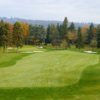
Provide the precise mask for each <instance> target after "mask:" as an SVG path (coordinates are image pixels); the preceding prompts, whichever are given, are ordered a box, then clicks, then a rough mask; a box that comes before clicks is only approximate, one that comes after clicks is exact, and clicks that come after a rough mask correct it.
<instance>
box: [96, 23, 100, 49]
mask: <svg viewBox="0 0 100 100" xmlns="http://www.w3.org/2000/svg"><path fill="white" fill-rule="evenodd" d="M97 48H100V25H98V27H97Z"/></svg>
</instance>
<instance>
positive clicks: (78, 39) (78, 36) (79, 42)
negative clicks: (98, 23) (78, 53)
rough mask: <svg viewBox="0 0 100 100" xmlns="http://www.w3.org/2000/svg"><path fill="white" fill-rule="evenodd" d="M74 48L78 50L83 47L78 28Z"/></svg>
mask: <svg viewBox="0 0 100 100" xmlns="http://www.w3.org/2000/svg"><path fill="white" fill-rule="evenodd" d="M76 47H77V48H79V49H80V48H82V47H83V39H82V34H81V28H78V34H77V42H76Z"/></svg>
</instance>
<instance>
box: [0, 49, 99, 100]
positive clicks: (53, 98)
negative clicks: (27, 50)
mask: <svg viewBox="0 0 100 100" xmlns="http://www.w3.org/2000/svg"><path fill="white" fill-rule="evenodd" d="M13 60H14V59H13ZM97 63H98V56H97V55H94V54H85V53H78V52H73V51H66V50H60V51H55V50H54V51H48V52H43V53H35V54H31V55H30V56H26V57H24V58H22V59H20V60H19V61H18V62H17V63H16V64H15V65H11V66H9V67H4V68H0V87H1V88H0V100H99V98H100V86H99V84H100V67H99V66H100V65H99V64H97Z"/></svg>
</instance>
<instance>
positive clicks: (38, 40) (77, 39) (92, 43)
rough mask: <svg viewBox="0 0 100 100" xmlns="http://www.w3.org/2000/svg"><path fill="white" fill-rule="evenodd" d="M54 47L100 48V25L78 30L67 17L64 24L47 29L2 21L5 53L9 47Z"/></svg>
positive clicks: (1, 39)
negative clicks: (49, 45)
mask: <svg viewBox="0 0 100 100" xmlns="http://www.w3.org/2000/svg"><path fill="white" fill-rule="evenodd" d="M48 44H51V45H52V46H54V47H59V48H69V47H71V46H72V45H74V46H76V48H79V49H80V48H83V47H84V46H88V47H92V48H100V25H97V26H94V24H93V23H91V25H90V26H89V25H84V26H83V27H81V28H80V27H79V28H78V29H77V28H76V27H75V25H74V23H73V22H72V23H71V24H70V25H69V23H68V19H67V17H65V19H64V21H63V23H62V24H57V25H54V24H50V25H48V27H47V28H45V27H43V26H42V25H29V24H27V23H22V22H16V23H14V24H11V23H7V22H4V21H3V20H1V21H0V46H1V47H3V49H4V51H5V50H6V48H7V47H17V48H19V47H22V46H23V45H48Z"/></svg>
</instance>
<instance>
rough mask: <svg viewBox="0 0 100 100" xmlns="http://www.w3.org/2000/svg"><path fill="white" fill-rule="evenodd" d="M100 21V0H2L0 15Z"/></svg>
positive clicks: (0, 0)
mask: <svg viewBox="0 0 100 100" xmlns="http://www.w3.org/2000/svg"><path fill="white" fill-rule="evenodd" d="M65 16H67V17H68V20H69V21H74V22H95V23H100V0H0V17H19V18H26V19H33V20H61V21H62V20H63V19H64V17H65Z"/></svg>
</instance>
